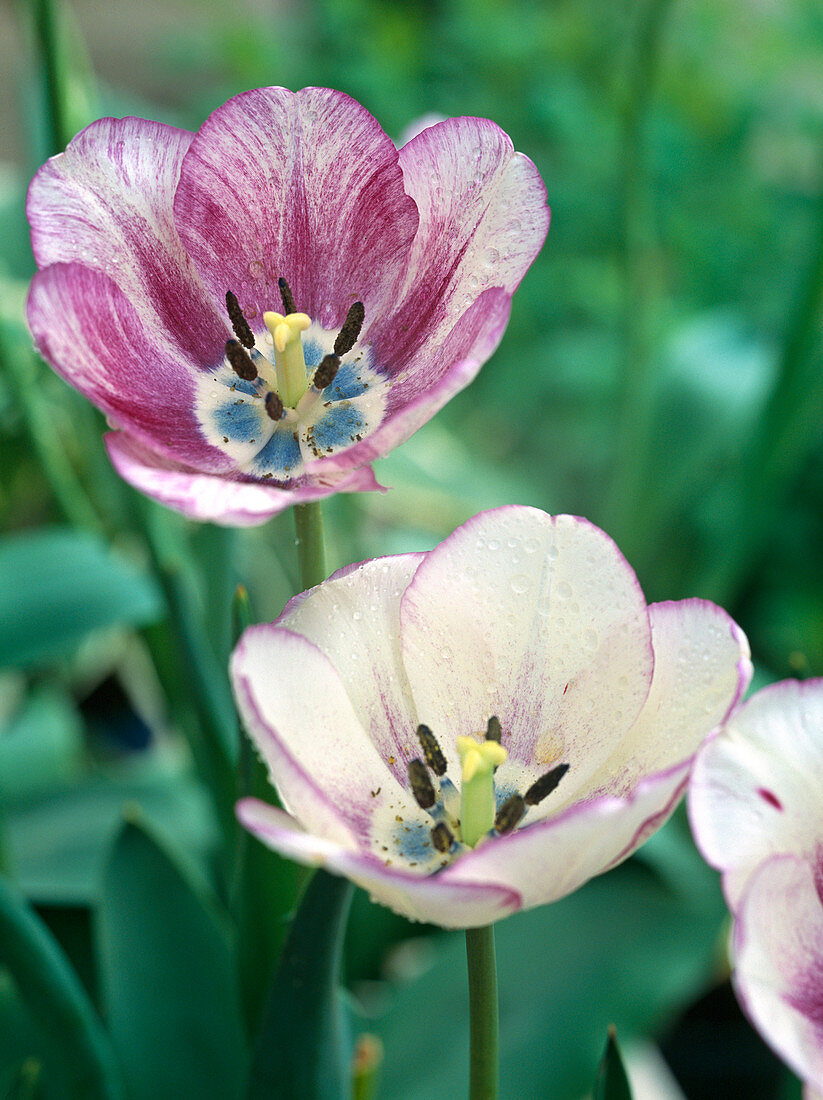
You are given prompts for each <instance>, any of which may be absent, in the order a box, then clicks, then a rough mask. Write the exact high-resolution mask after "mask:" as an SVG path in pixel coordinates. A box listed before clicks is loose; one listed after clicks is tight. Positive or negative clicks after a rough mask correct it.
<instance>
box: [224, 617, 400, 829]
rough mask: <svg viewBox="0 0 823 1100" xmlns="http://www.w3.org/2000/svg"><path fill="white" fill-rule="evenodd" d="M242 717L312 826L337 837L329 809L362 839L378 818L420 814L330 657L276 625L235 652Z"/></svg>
mask: <svg viewBox="0 0 823 1100" xmlns="http://www.w3.org/2000/svg"><path fill="white" fill-rule="evenodd" d="M231 672H232V680H233V683H234V689H235V695H236V698H237V704H238V707H239V709H240V713H241V715H242V717H243V722H244V724H245V727H246V729H247V730H248V732H249V734H250V736H251V737H252V739H253V740H254V742H255V744H256V745H257V747H258V750H259V751H260V752H261V754H262V756H263V758H264V759H265V761H266V762H267V764H268V766H269V768H270V769H271V772H272V775H273V776H274V777H275V778H276V783H277V789H278V792H279V794H280V798H281V800H282V802H283V805H284V806H285V807H286V809H287V810H289V812H290V813H293V814H294V815H295V817H297V818H298V819H299V821H300V822H301V823H302V824H303V825H304V826H305V827H306V829H307V830H308V831H310V832H317V833H319V834H320V835H322V836H329V835H331V836H332V839H338V838H337V837H336V836H335V835H334V834H333V833H332V834H330V833H329V831H328V829H327V828H326V825H327V818H328V814H329V808H333V810H334V813H335V814H336V815H337V816H338V817H339V818H340V819H341V820H344V821H345V822H346V824H347V827H348V829H349V830H351V831H352V832H353V833H354V834H356V835H357V837H358V838H359V840H360V842H361V844H362V845H364V846H368V845H370V844H372V842H373V840H374V830H375V828H376V825H375V822H376V820H377V819H379V823H385V821H386V820H393V819H394V816H395V815H397V816H402V817H403V818H406V817H409V818H413V819H417V817H418V816H419V814H420V812H421V811H420V810H419V807H418V806H417V804H416V803H415V802H414V799H413V798H412V795H411V792H410V790H409V789H408V786H407V785H402V784H401V783H400V782H398V780H397V779H396V778H395V776H394V775H393V774H392V772H391V771H390V770H389V766H388V764H387V762H386V760H385V759H384V758H382V757H381V756H380V754H379V753H378V751H377V750H376V748H375V746H374V744H373V743H372V741H371V739H370V738H369V735H368V733H367V732H366V730H365V729H364V728H363V725H362V723H361V721H360V718H359V716H358V714H357V713H356V711H355V709H354V707H353V706H352V703H351V701H350V699H349V696H348V694H347V692H346V687H345V685H344V683H343V681H342V680H341V678H340V676H339V675H338V673H337V671H336V669H335V668H334V666H333V665H332V663H331V661H330V660H329V659H328V657H326V656H325V654H324V653H322V652H321V651H320V649H319V648H318V647H317V646H315V645H313V644H312V643H311V642H310V641H308V640H307V639H306V638H303V637H301V636H300V635H299V634H294V633H291V632H290V631H288V630H285V629H283V628H282V627H279V626H275V625H273V624H271V625H270V624H261V625H260V626H253V627H250V628H249V629H248V630H246V631H245V632H244V634H243V636H242V638H241V639H240V642H239V644H238V646H237V648H236V649H235V651H234V654H233V656H232V663H231Z"/></svg>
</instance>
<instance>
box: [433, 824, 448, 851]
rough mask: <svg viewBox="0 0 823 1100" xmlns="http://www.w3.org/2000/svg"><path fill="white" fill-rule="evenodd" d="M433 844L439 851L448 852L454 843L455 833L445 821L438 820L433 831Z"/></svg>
mask: <svg viewBox="0 0 823 1100" xmlns="http://www.w3.org/2000/svg"><path fill="white" fill-rule="evenodd" d="M431 837H432V844H433V845H434V846H435V848H436V849H437V850H438V852H448V851H449V850H450V849H451V846H452V844H453V843H454V834H453V833H452V831H451V829H450V828H449V827H448V825H447V824H446V823H445V821H438V822H437V824H436V825H435V827H434V828H433V829H432V831H431Z"/></svg>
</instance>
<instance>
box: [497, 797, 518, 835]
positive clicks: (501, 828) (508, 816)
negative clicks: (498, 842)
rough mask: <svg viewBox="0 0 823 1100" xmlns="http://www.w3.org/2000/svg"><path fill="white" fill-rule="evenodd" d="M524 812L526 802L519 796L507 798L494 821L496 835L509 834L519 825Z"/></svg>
mask: <svg viewBox="0 0 823 1100" xmlns="http://www.w3.org/2000/svg"><path fill="white" fill-rule="evenodd" d="M525 812H526V800H525V799H524V798H523V797H522V795H519V794H513V795H512V796H511V798H507V799H506V801H505V802H504V803H503V805H502V806H501V807H500V809H499V810H498V811H497V815H496V817H495V819H494V827H495V829H497V831H498V833H510V832H511V831H512V829H516V828H517V826H518V825H519V824H520V822H521V820H522V818H523V815H524V814H525Z"/></svg>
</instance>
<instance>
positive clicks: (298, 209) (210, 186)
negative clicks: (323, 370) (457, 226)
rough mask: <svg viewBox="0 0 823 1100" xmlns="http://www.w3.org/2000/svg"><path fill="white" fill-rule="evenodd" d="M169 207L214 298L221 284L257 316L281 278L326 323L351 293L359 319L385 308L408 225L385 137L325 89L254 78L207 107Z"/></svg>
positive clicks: (357, 109) (335, 321)
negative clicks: (264, 84)
mask: <svg viewBox="0 0 823 1100" xmlns="http://www.w3.org/2000/svg"><path fill="white" fill-rule="evenodd" d="M174 216H175V221H176V224H177V228H178V231H179V233H180V236H181V238H182V240H183V242H184V244H185V246H186V249H187V251H188V253H189V255H190V256H191V258H192V260H193V261H194V263H195V265H196V266H197V268H198V270H199V271H200V273H201V275H202V277H203V280H204V282H205V283H206V285H207V286H208V287H209V288H210V289H211V291H212V293H213V294H214V295H215V297H216V298H222V296H223V295H224V294H225V292H226V290H227V289H232V290H233V291H234V292H235V293H236V294H237V296H238V298H239V300H240V303H241V305H242V307H243V309H244V310H245V312H246V315H247V316H248V317H250V318H262V314H263V311H264V310H267V309H272V308H276V305H275V303H277V302H278V301H279V294H278V290H277V280H278V278H279V277H281V276H283V277H285V278H286V279H287V280H288V282H289V285H290V286H291V289H292V292H293V294H294V298H295V302H296V304H297V307H298V309H299V310H301V311H302V312H304V313H308V314H309V315H310V316H311V317H312V319H313V320H315V321H317V322H319V323H320V324H321V325H323V326H324V327H325V328H327V329H332V328H336V327H339V326H340V324H341V323H342V322H343V319H344V318H345V316H346V311H347V310H348V308H349V306H350V305H351V304H352V302H354V301H356V300H360V301H362V302H363V303H364V304H365V308H366V318H367V324H368V323H370V322H371V321H372V320H373V319H374V318H375V317H377V316H380V315H382V314H383V313H385V311H386V309H387V308H388V306H389V304H390V303H392V302H393V301H395V300H396V293H397V290H398V287H399V283H400V280H401V278H402V274H403V272H404V271H405V269H406V264H407V260H408V253H409V249H410V247H411V242H412V240H413V238H414V234H415V232H416V230H417V224H418V214H417V208H416V206H415V204H414V202H413V201H412V199H411V198H409V196H408V195H407V194H406V192H405V190H404V187H403V175H402V173H401V171H400V166H399V163H398V157H397V151H396V149H395V147H394V145H393V144H392V142H391V140H390V138H389V137H388V136H387V135H386V134H385V133H384V132H383V130H382V129H381V128H380V126H379V125H378V124H377V122H376V120H375V119H374V118H372V116H371V115H370V114H369V113H368V111H366V110H365V108H363V107H361V106H360V105H359V104H358V103H357V102H355V100H353V99H350V98H349V96H347V95H344V94H343V93H342V92H334V91H330V90H328V89H325V88H304V89H303V90H302V91H300V92H297V93H293V92H290V91H288V90H287V89H286V88H261V89H258V90H256V91H251V92H244V93H243V94H242V95H239V96H235V97H234V99H230V100H229V101H228V103H226V104H224V105H223V106H222V107H220V108H218V109H217V110H216V111H215V112H214V113H213V114H212V115H211V116H210V117H209V118H208V119H207V120H206V122H205V123H204V124H203V126H202V127H201V128H200V130H199V132H198V133H197V134H196V136H195V138H194V140H193V141H192V143H191V146H190V148H189V151H188V153H187V154H186V157H185V159H184V161H183V167H182V171H181V176H180V185H179V187H178V188H177V194H176V197H175V202H174ZM252 325H253V327H254V325H255V321H254V320H252Z"/></svg>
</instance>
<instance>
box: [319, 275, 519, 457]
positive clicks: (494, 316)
mask: <svg viewBox="0 0 823 1100" xmlns="http://www.w3.org/2000/svg"><path fill="white" fill-rule="evenodd" d="M510 309H511V299H510V298H509V296H508V295H507V294H505V293H504V292H503V291H502V290H487V291H486V292H485V293H484V294H483V295H481V297H480V298H479V299H478V301H477V302H475V303H474V305H473V306H471V307H470V308H469V309H468V310H467V311H466V312H465V313H464V314H463V316H462V317H461V318H460V319H459V320H458V322H457V323H456V325H455V326H454V328H453V329H452V330H451V331H450V332H449V333H448V334H447V335H446V336H445V338H444V340H443V343H442V344H441V345H440V347H437V348H430V349H429V352H428V357H427V358H426V357H423V358H421V360H420V363H419V369H415V370H409V371H406V372H405V373H404V374H403V375H402V376H400V377H398V378H396V379H394V380H393V381H392V383H391V388H390V390H389V400H388V406H387V409H386V416H385V418H384V420H383V423H382V424H381V425H380V427H379V428H378V429H377V431H375V432H373V433H372V434H371V435H369V436H367V437H366V438H365V439H364V440H363V441H362V442H361V443H355V444H354V445H353V446H351V447H348V448H346V450H344V451H338V452H337V453H336V454H333V455H328V456H326V457H324V458H322V459H320V460H319V461H318V462H316V463H311V464H310V465H309V470H310V471H311V470H313V469H316V470H318V471H319V470H321V469H323V470H345V469H351V467H352V466H358V465H360V464H361V463H365V462H373V461H374V460H375V459H377V458H380V457H381V456H382V455H385V454H388V452H389V451H391V450H393V448H394V447H397V446H398V445H399V444H401V443H403V442H405V441H406V440H407V439H408V438H409V436H411V435H413V434H414V433H415V432H416V431H417V429H418V428H420V427H422V426H423V424H425V423H426V422H427V421H428V420H430V419H431V418H432V417H433V416H434V414H435V413H436V412H439V410H440V409H442V408H443V406H444V405H446V404H447V403H448V402H449V401H450V400H451V398H452V397H454V395H455V394H456V393H459V392H460V390H462V389H464V388H465V387H466V386H467V385H468V384H469V382H471V381H472V380H473V379H474V377H475V376H476V375H477V372H478V371H479V370H480V368H481V367H482V366H483V364H484V363H485V362H486V360H487V359H488V358H489V356H490V355H491V354H492V352H493V351H494V349H495V348H496V347H497V345H498V344H499V343H500V340H501V337H502V336H503V332H504V331H505V328H506V323H507V321H508V319H509V311H510Z"/></svg>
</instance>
